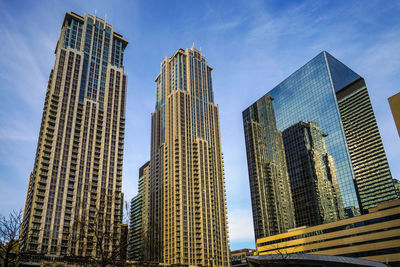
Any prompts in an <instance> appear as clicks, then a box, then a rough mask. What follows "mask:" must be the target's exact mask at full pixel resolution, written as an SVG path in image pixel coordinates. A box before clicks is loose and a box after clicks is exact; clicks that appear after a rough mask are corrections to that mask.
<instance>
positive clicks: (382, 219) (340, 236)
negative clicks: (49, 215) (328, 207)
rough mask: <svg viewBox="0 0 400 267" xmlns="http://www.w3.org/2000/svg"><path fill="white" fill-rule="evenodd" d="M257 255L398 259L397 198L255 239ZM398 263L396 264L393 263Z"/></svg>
mask: <svg viewBox="0 0 400 267" xmlns="http://www.w3.org/2000/svg"><path fill="white" fill-rule="evenodd" d="M256 245H257V255H270V254H279V255H285V254H293V253H295V254H298V253H300V254H320V255H333V256H345V257H356V258H361V259H366V260H372V261H378V262H389V263H396V264H398V263H400V200H394V201H391V202H387V203H383V204H379V205H378V206H377V207H375V208H371V209H369V214H365V215H361V216H356V217H352V218H348V219H344V220H340V221H336V222H331V223H327V224H321V225H318V226H313V227H307V228H306V227H304V228H301V229H294V230H292V231H288V232H286V233H283V234H279V235H274V236H269V237H265V238H260V239H257V242H256ZM396 266H397V265H396Z"/></svg>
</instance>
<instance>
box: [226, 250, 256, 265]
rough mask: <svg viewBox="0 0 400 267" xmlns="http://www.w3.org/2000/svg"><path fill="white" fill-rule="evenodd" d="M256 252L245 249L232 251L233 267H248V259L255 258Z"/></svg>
mask: <svg viewBox="0 0 400 267" xmlns="http://www.w3.org/2000/svg"><path fill="white" fill-rule="evenodd" d="M254 252H255V250H254V249H250V248H243V249H238V250H233V251H231V266H232V267H239V266H240V267H244V266H248V265H247V259H246V258H247V257H248V256H253V255H254Z"/></svg>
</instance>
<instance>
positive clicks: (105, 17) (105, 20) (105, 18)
mask: <svg viewBox="0 0 400 267" xmlns="http://www.w3.org/2000/svg"><path fill="white" fill-rule="evenodd" d="M106 25H107V14H106V15H105V16H104V29H105V28H106Z"/></svg>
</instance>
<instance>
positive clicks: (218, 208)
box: [149, 47, 229, 266]
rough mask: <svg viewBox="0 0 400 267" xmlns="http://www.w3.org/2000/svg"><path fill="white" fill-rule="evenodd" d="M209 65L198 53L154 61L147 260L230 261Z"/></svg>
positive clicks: (224, 263)
mask: <svg viewBox="0 0 400 267" xmlns="http://www.w3.org/2000/svg"><path fill="white" fill-rule="evenodd" d="M211 71H212V68H211V67H210V66H208V65H207V61H206V58H205V57H204V56H203V55H202V54H201V51H198V50H196V49H194V48H193V47H192V48H191V49H186V50H183V49H179V50H178V51H176V53H175V54H174V55H173V56H172V57H171V58H169V57H166V58H165V59H164V60H163V62H162V63H161V72H160V74H159V75H158V76H157V78H156V80H155V82H156V84H157V91H156V92H157V93H156V108H155V111H154V113H153V114H152V130H151V132H152V137H151V160H150V162H151V163H150V165H151V166H150V218H149V227H150V228H149V238H150V239H149V240H150V241H149V243H150V244H151V248H150V252H151V254H152V255H151V256H152V258H151V259H150V260H153V261H157V262H163V263H165V264H188V265H201V266H229V249H228V234H227V217H226V200H225V199H226V196H225V184H224V169H223V156H222V152H221V138H220V128H219V127H220V124H219V115H218V106H217V105H216V104H214V96H213V88H212V80H211Z"/></svg>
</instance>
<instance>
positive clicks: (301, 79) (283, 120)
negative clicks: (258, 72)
mask: <svg viewBox="0 0 400 267" xmlns="http://www.w3.org/2000/svg"><path fill="white" fill-rule="evenodd" d="M327 55H328V53H326V52H322V53H320V54H319V55H317V56H316V57H315V58H313V59H312V60H311V61H309V62H308V63H307V64H306V65H304V66H303V67H301V68H300V69H299V70H297V71H296V72H295V73H293V74H292V75H291V76H289V77H288V78H287V79H286V80H284V81H283V82H282V83H280V84H279V85H278V86H276V87H275V88H274V89H272V90H271V91H270V92H269V93H268V95H270V96H272V97H273V98H274V99H275V100H274V102H273V105H274V110H275V116H276V124H277V128H278V130H280V131H283V130H285V129H286V128H288V127H290V126H292V125H293V124H296V123H298V122H299V121H304V122H308V121H313V122H315V123H317V124H318V125H319V126H320V127H321V131H323V132H324V133H325V134H327V136H326V138H325V141H326V146H327V149H328V153H329V154H330V155H331V156H332V157H333V159H334V163H335V166H336V172H337V179H338V182H339V187H340V192H341V194H342V199H343V203H344V207H345V208H347V211H350V210H352V211H356V212H357V210H358V208H359V204H358V200H357V194H356V189H355V186H354V182H353V179H354V174H353V170H352V166H351V161H350V156H349V153H348V149H347V144H346V138H345V134H344V130H343V126H342V123H341V119H340V114H339V109H338V104H337V101H336V96H335V90H334V86H333V83H332V75H331V73H330V71H329V69H328V65H327ZM335 73H336V74H335V75H336V76H337V77H340V71H339V70H337V71H336V72H335ZM342 76H343V74H342ZM352 78H356V75H347V76H346V82H348V81H350V80H351V79H352ZM336 83H337V84H339V85H340V83H339V82H336Z"/></svg>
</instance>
